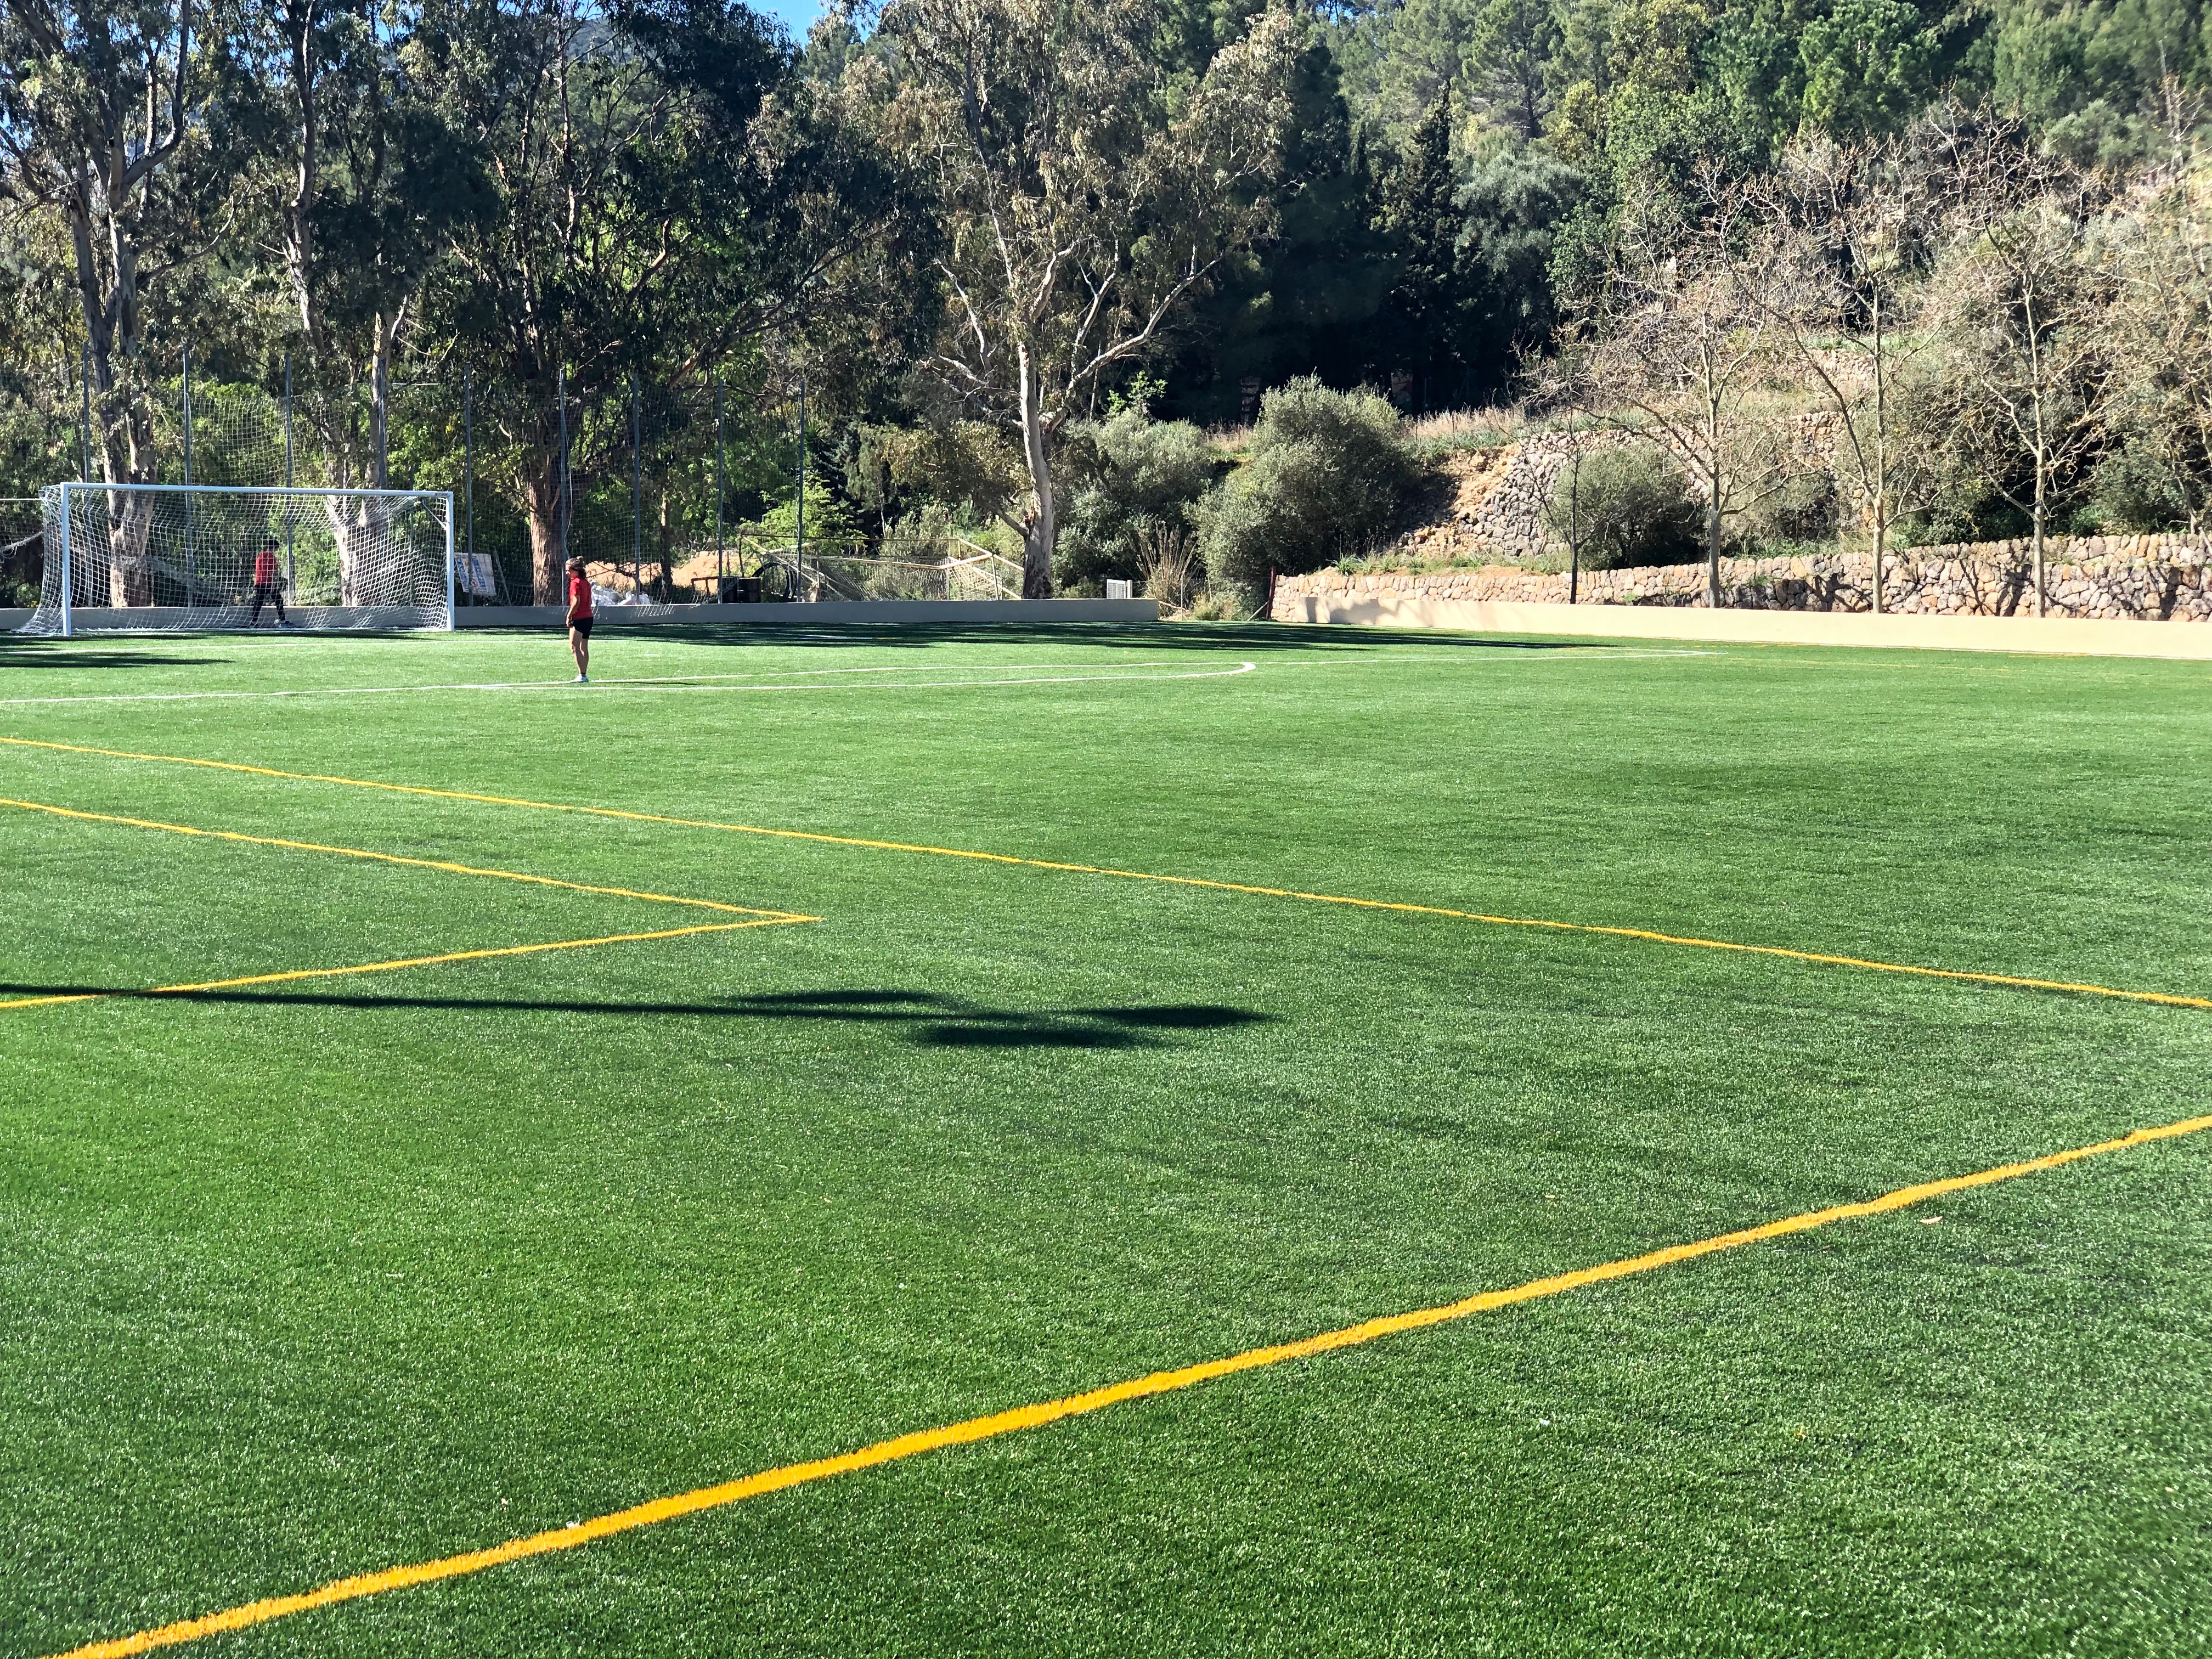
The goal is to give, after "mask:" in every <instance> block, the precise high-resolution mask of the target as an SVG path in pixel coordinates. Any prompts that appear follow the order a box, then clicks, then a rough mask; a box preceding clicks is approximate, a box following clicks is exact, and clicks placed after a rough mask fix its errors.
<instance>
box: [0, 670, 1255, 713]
mask: <svg viewBox="0 0 2212 1659" xmlns="http://www.w3.org/2000/svg"><path fill="white" fill-rule="evenodd" d="M1184 660H1188V659H1184ZM1181 666H1182V662H1181V661H1178V662H1171V663H1167V662H1162V663H1080V662H1010V663H947V664H945V665H944V667H943V668H942V670H939V671H940V672H943V673H947V674H957V673H961V672H963V671H966V672H973V671H976V670H978V669H981V670H984V671H990V670H992V669H1000V670H1002V671H1015V672H1018V671H1022V670H1025V669H1040V668H1041V669H1054V668H1073V669H1081V668H1104V669H1110V668H1180V667H1181ZM1258 667H1259V665H1258V664H1257V663H1252V662H1239V663H1238V664H1237V665H1236V666H1235V667H1233V668H1207V669H1200V670H1197V671H1193V672H1188V673H1177V674H1115V673H1103V674H1073V675H1065V676H1060V677H1058V678H1044V679H996V680H911V681H903V682H889V683H886V682H882V681H878V682H875V683H873V684H866V685H763V684H744V685H725V684H713V683H712V682H719V681H724V680H746V681H760V680H771V679H781V680H793V679H810V678H811V679H819V678H823V677H824V676H827V675H831V674H899V673H924V674H926V673H929V672H932V671H933V670H931V669H930V667H929V666H928V665H927V664H923V665H915V664H914V663H907V662H902V663H886V664H883V665H878V666H876V667H872V668H794V669H786V670H771V671H754V672H751V673H748V674H659V675H653V676H640V677H633V678H610V679H597V680H593V681H592V686H593V687H594V688H597V687H599V686H625V687H634V688H637V689H641V690H663V691H869V690H929V689H931V688H932V687H936V686H963V685H1065V684H1085V683H1088V682H1090V681H1092V680H1203V679H1223V678H1231V677H1233V676H1235V675H1238V674H1249V673H1251V672H1253V671H1255V670H1256V669H1257V668H1258ZM574 686H575V682H574V680H569V679H558V680H457V681H451V682H446V683H441V684H432V685H333V686H306V687H301V688H298V689H295V690H281V691H118V692H104V693H88V694H85V695H83V696H63V697H6V698H0V708H25V707H30V706H33V705H40V704H47V703H78V702H238V701H241V700H259V699H269V698H276V697H373V696H398V695H403V694H404V693H407V692H410V691H566V690H574Z"/></svg>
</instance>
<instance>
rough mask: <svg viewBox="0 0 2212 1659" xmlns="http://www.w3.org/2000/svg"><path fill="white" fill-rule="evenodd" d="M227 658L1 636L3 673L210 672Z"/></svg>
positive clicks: (0, 647) (0, 649)
mask: <svg viewBox="0 0 2212 1659" xmlns="http://www.w3.org/2000/svg"><path fill="white" fill-rule="evenodd" d="M229 660H230V659H229V658H228V657H161V656H155V655H154V654H153V653H150V652H146V651H118V650H117V649H115V648H114V647H112V646H107V647H93V648H92V649H89V650H88V649H86V648H85V647H82V646H75V645H71V644H70V643H69V642H68V641H63V640H55V641H52V642H51V643H49V642H48V641H46V640H43V639H41V640H35V641H32V640H17V639H15V638H14V637H12V636H11V635H5V634H0V669H7V668H209V667H212V666H215V665H217V664H221V663H227V662H228V661H229Z"/></svg>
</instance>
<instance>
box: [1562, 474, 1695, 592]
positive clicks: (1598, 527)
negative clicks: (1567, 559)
mask: <svg viewBox="0 0 2212 1659" xmlns="http://www.w3.org/2000/svg"><path fill="white" fill-rule="evenodd" d="M1704 519H1705V514H1704V512H1703V510H1702V509H1701V507H1699V503H1698V501H1697V499H1696V497H1695V496H1693V495H1692V494H1691V493H1690V481H1689V479H1688V478H1686V477H1684V476H1683V472H1682V469H1681V467H1680V465H1677V464H1676V463H1675V460H1674V457H1673V456H1671V455H1669V454H1668V453H1667V452H1666V451H1664V450H1662V449H1660V448H1657V447H1654V446H1652V445H1650V444H1626V445H1622V446H1620V447H1617V448H1613V449H1601V450H1599V451H1598V452H1597V453H1595V454H1593V455H1588V456H1585V457H1584V458H1583V464H1582V467H1581V470H1580V471H1579V473H1577V471H1576V470H1575V469H1574V468H1572V467H1562V468H1561V469H1560V470H1559V478H1558V480H1557V482H1556V483H1553V486H1552V498H1551V500H1550V501H1547V503H1546V504H1545V507H1544V523H1545V526H1546V528H1547V529H1548V530H1550V531H1551V532H1552V533H1553V535H1554V536H1556V537H1558V538H1559V540H1560V541H1561V542H1563V543H1564V542H1566V541H1567V540H1568V539H1569V537H1570V535H1571V532H1572V530H1573V529H1574V527H1575V524H1576V523H1577V522H1578V523H1579V526H1580V528H1581V539H1582V562H1583V569H1585V570H1617V569H1620V568H1625V567H1628V566H1642V565H1654V564H1686V563H1688V562H1691V561H1692V560H1694V559H1696V558H1697V557H1698V556H1699V555H1700V553H1701V552H1702V551H1703V550H1704V535H1705V524H1704Z"/></svg>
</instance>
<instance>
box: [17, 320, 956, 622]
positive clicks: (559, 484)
mask: <svg viewBox="0 0 2212 1659" xmlns="http://www.w3.org/2000/svg"><path fill="white" fill-rule="evenodd" d="M132 382H133V385H134V386H135V387H136V391H135V392H133V393H132V394H131V396H132V397H134V398H136V399H137V400H138V405H139V407H140V408H141V410H143V423H142V424H141V425H140V427H139V428H138V430H139V431H140V432H141V433H142V435H143V438H142V441H143V442H147V443H150V446H151V453H150V455H145V454H142V456H141V459H140V468H139V470H140V471H141V473H142V475H143V474H148V473H150V475H151V481H153V482H159V483H204V484H228V485H234V486H271V485H285V486H302V487H318V486H320V487H335V488H362V487H373V488H389V489H435V490H450V491H451V492H452V493H453V504H454V517H455V525H454V530H455V550H456V552H457V554H458V555H459V564H460V571H459V578H460V580H459V584H458V586H459V595H458V597H459V599H460V600H461V601H462V602H463V603H465V604H493V605H516V604H529V603H532V602H533V601H540V602H544V601H553V600H557V599H559V598H560V597H561V596H562V566H563V565H564V564H565V562H567V561H568V559H569V558H571V557H580V558H582V559H583V560H584V561H585V563H586V569H587V571H588V572H589V574H590V576H591V579H592V582H593V584H594V585H595V586H599V588H601V589H602V590H604V591H605V592H606V594H607V595H608V597H609V598H610V599H611V600H613V601H614V602H616V603H621V602H624V601H627V600H631V599H636V600H655V601H659V602H663V603H676V604H684V603H691V602H696V601H701V600H711V599H737V598H740V597H742V598H747V599H750V598H756V597H757V598H763V599H779V598H788V599H805V598H817V597H818V598H829V597H842V596H843V595H844V593H845V591H846V590H847V589H848V588H851V587H854V586H872V587H873V588H875V589H878V590H881V589H882V588H884V586H885V583H884V581H880V580H879V581H876V582H874V583H868V582H865V581H860V580H858V579H857V578H850V577H848V578H846V579H842V580H839V579H832V578H829V577H828V576H826V575H825V574H824V573H823V568H822V563H823V560H824V559H827V558H835V559H838V560H842V561H846V562H852V561H854V560H855V559H860V560H861V562H868V561H866V559H865V558H862V556H863V555H864V553H866V551H867V550H866V549H865V548H864V546H863V545H862V544H861V540H860V538H859V537H858V536H856V535H855V534H854V533H853V532H851V531H850V529H849V528H848V526H846V525H845V523H844V522H843V520H842V517H841V516H840V515H839V513H838V512H837V510H836V506H835V503H834V501H831V499H830V498H829V495H828V494H827V492H826V491H824V490H823V489H822V488H821V485H820V483H819V480H818V477H807V479H806V483H805V491H804V494H803V495H802V493H801V487H800V480H801V477H802V465H801V462H802V452H803V449H804V448H805V445H804V444H803V443H802V437H801V435H802V432H803V430H804V424H803V422H804V418H805V416H804V394H803V392H802V391H800V390H799V388H795V387H794V388H792V389H791V390H790V391H789V392H785V391H783V390H781V389H776V388H764V387H763V386H760V385H758V384H750V385H738V384H735V383H732V384H730V385H722V384H719V383H712V384H709V385H708V386H695V387H685V388H671V387H666V386H651V385H646V384H643V383H641V382H639V381H635V380H633V381H630V382H629V383H627V384H621V383H618V384H616V385H614V386H594V387H591V388H588V389H586V388H577V387H572V386H570V385H569V384H568V380H567V377H566V376H565V375H562V376H561V377H558V378H556V383H555V385H554V386H553V387H552V388H551V391H550V395H549V394H548V393H547V392H544V391H543V390H535V389H525V388H519V387H515V386H501V385H487V384H485V383H483V382H481V381H479V380H477V379H476V377H475V376H473V375H472V374H470V373H468V372H467V371H465V370H464V371H461V372H459V373H458V374H449V375H447V376H445V377H443V378H441V379H437V380H410V381H399V382H395V383H392V384H390V385H388V386H385V387H383V388H382V389H381V392H380V390H379V388H378V387H377V386H374V384H353V385H346V386H311V385H306V384H295V382H294V380H293V378H292V375H291V374H290V372H289V368H287V369H286V371H285V373H284V375H283V381H282V383H281V384H277V385H261V384H253V383H246V382H240V381H237V380H222V379H219V378H216V377H214V376H212V375H210V374H206V373H204V372H202V371H200V370H199V369H198V368H197V366H196V365H195V364H194V363H193V362H192V361H191V358H190V357H189V356H181V357H179V359H178V360H177V362H175V364H174V365H173V372H171V373H169V374H166V375H161V374H144V373H143V372H140V373H137V374H133V376H132ZM49 401H51V402H54V403H56V404H57V407H56V408H54V409H52V410H44V411H43V412H42V413H41V414H40V419H39V422H37V424H38V425H39V431H38V432H37V434H35V435H34V436H35V439H36V446H35V447H37V448H38V450H39V452H40V456H39V457H37V458H33V459H32V460H31V462H30V464H29V465H27V466H26V467H23V468H20V469H18V470H19V471H24V472H26V474H27V475H38V474H40V473H43V474H44V476H35V477H34V476H27V477H26V480H25V482H26V483H54V482H59V481H61V480H63V479H66V478H73V477H86V476H88V474H89V476H90V477H93V478H94V479H95V480H97V479H98V478H99V477H100V473H101V471H102V470H103V468H102V463H101V460H100V457H101V455H102V453H103V452H104V448H105V447H106V446H105V445H104V443H103V434H102V432H101V430H100V422H101V421H102V420H103V419H104V418H113V417H114V416H113V410H114V409H115V407H116V405H117V404H118V403H119V402H120V401H121V400H119V399H112V400H110V402H109V404H108V405H107V406H106V411H107V412H106V413H105V414H104V413H103V408H102V405H101V404H100V403H99V401H98V400H95V399H88V398H82V396H81V395H80V396H79V397H78V398H77V399H76V402H77V407H76V409H75V410H70V409H68V408H66V407H63V406H61V404H60V400H58V399H50V400H49ZM18 447H21V446H20V445H19V446H18ZM118 453H120V447H119V444H118ZM818 465H819V460H818V458H816V457H808V458H807V459H806V460H805V471H808V472H811V471H814V470H815V469H817V467H818ZM26 493H27V492H26ZM28 511H29V512H30V513H33V515H35V511H36V507H35V500H34V499H33V500H32V501H31V505H30V507H29V508H28ZM13 523H14V520H11V519H9V517H8V515H7V512H6V510H5V503H4V502H0V546H7V545H8V544H10V543H14V542H16V541H17V540H18V539H19V538H21V537H25V536H28V537H30V538H32V540H31V542H30V543H28V544H23V545H20V546H16V547H15V548H13V550H12V552H11V556H12V558H13V559H14V562H11V563H9V564H7V565H5V566H4V567H0V574H4V576H5V579H6V580H7V581H9V583H11V584H13V585H14V586H21V585H23V584H26V583H27V584H30V585H32V586H35V585H36V583H37V581H38V579H39V569H38V564H39V562H40V555H41V551H42V550H40V548H39V547H38V546H37V544H36V526H35V523H34V522H32V521H29V520H27V521H26V524H25V526H24V527H23V528H21V530H10V528H9V526H11V525H13ZM952 580H953V581H954V585H956V586H957V585H958V579H957V578H955V579H952ZM892 585H893V586H896V585H897V584H896V582H893V583H892ZM939 586H945V582H944V581H943V580H940V582H939ZM12 597H14V596H13V594H12V593H4V592H0V599H9V598H12Z"/></svg>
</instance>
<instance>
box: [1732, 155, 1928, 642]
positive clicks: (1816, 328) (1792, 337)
mask: <svg viewBox="0 0 2212 1659" xmlns="http://www.w3.org/2000/svg"><path fill="white" fill-rule="evenodd" d="M1759 207H1760V210H1761V211H1762V215H1763V216H1764V217H1765V219H1766V220H1767V222H1768V226H1769V228H1770V231H1771V234H1773V235H1774V236H1775V237H1776V238H1777V239H1778V246H1779V247H1780V250H1781V252H1782V258H1781V259H1780V261H1779V262H1778V267H1777V273H1778V281H1777V283H1775V284H1774V286H1773V288H1772V289H1771V314H1772V317H1773V321H1774V325H1775V330H1776V333H1777V335H1778V338H1779V339H1780V340H1781V342H1782V343H1783V346H1784V349H1785V351H1786V353H1787V355H1788V356H1789V358H1790V361H1791V362H1792V363H1794V365H1795V366H1796V368H1797V369H1798V370H1799V372H1800V373H1802V374H1803V376H1804V377H1805V379H1806V380H1808V381H1809V382H1810V383H1811V385H1812V386H1814V387H1815V388H1817V389H1818V391H1819V392H1820V396H1821V398H1822V399H1823V400H1824V401H1825V402H1826V404H1827V405H1828V408H1829V410H1831V411H1832V413H1833V415H1834V416H1835V419H1836V435H1837V443H1836V446H1835V452H1836V454H1835V466H1834V472H1835V476H1836V477H1837V479H1838V482H1839V483H1841V484H1842V485H1843V487H1844V494H1845V495H1846V496H1847V497H1848V498H1849V499H1850V502H1851V504H1852V505H1853V507H1855V508H1856V509H1857V519H1858V521H1859V522H1860V523H1861V524H1863V525H1864V526H1866V527H1867V528H1868V529H1869V530H1870V531H1871V532H1872V533H1873V537H1874V585H1873V593H1872V600H1873V605H1874V609H1875V611H1876V612H1877V613H1879V612H1880V611H1882V610H1883V609H1885V595H1884V591H1883V579H1884V577H1885V575H1886V574H1887V565H1888V553H1889V537H1890V532H1891V531H1892V530H1893V528H1894V527H1895V526H1896V524H1897V523H1898V521H1899V520H1900V519H1902V518H1904V517H1905V515H1906V514H1907V513H1911V512H1912V511H1914V510H1915V509H1917V507H1920V506H1922V505H1923V501H1924V495H1925V491H1926V489H1927V486H1928V484H1929V481H1930V480H1931V478H1932V477H1933V471H1932V469H1931V468H1930V467H1929V465H1927V456H1926V453H1925V450H1924V447H1923V445H1921V444H1920V443H1918V442H1917V441H1916V440H1915V436H1914V434H1913V431H1912V429H1911V426H1910V425H1909V423H1908V422H1905V421H1904V420H1903V419H1901V418H1900V415H1901V399H1900V397H1899V393H1900V392H1901V391H1902V390H1903V389H1904V387H1905V386H1906V384H1907V383H1908V378H1909V377H1910V376H1911V374H1912V373H1913V371H1914V369H1915V368H1916V367H1917V365H1918V364H1919V363H1921V362H1923V360H1924V359H1925V358H1926V356H1928V352H1929V344H1930V341H1929V336H1928V334H1927V333H1926V331H1924V330H1923V329H1922V328H1921V327H1920V320H1921V316H1920V313H1921V311H1922V308H1923V304H1924V302H1925V299H1926V289H1925V287H1924V283H1923V279H1924V277H1925V276H1926V274H1927V269H1928V265H1929V261H1930V259H1931V258H1932V255H1933V252H1934V249H1935V246H1936V234H1935V228H1936V217H1935V215H1936V200H1935V198H1934V197H1933V196H1932V195H1931V193H1930V191H1929V190H1928V189H1927V188H1926V179H1925V172H1924V168H1923V166H1922V164H1921V161H1920V155H1919V152H1918V149H1917V146H1915V145H1914V144H1913V143H1911V142H1910V141H1909V140H1900V139H1891V140H1886V141H1877V142H1871V143H1862V144H1838V143H1834V142H1833V141H1832V140H1830V139H1827V138H1825V137H1808V138H1805V139H1801V140H1800V141H1799V142H1798V143H1794V144H1792V145H1790V147H1789V149H1786V150H1785V151H1784V153H1783V155H1782V157H1781V158H1780V163H1779V165H1778V167H1777V168H1776V169H1775V172H1774V173H1773V174H1772V175H1771V177H1770V178H1769V179H1765V181H1763V183H1762V185H1761V186H1760V191H1759Z"/></svg>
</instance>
